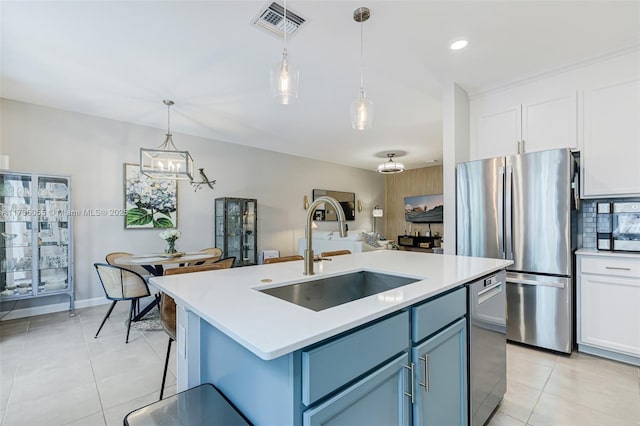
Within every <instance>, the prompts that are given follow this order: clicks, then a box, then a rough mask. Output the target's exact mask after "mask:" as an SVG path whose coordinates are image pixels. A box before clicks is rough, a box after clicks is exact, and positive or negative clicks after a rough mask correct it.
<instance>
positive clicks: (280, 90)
mask: <svg viewBox="0 0 640 426" xmlns="http://www.w3.org/2000/svg"><path fill="white" fill-rule="evenodd" d="M289 24H290V22H289V21H288V20H287V0H285V1H284V17H283V18H282V22H281V23H280V24H278V26H279V27H281V28H282V32H283V47H282V60H281V61H280V62H278V63H277V64H275V65H274V66H273V67H272V68H271V72H270V73H269V80H270V82H271V93H272V94H273V97H274V98H275V99H276V101H277V102H278V103H280V104H282V105H289V104H292V103H294V102H295V101H296V99H298V87H299V82H300V70H298V68H297V67H296V66H294V65H292V64H291V63H290V62H289V52H288V51H287V33H288V32H289V30H290V25H289Z"/></svg>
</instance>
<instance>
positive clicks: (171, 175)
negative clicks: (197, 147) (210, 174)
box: [140, 100, 193, 181]
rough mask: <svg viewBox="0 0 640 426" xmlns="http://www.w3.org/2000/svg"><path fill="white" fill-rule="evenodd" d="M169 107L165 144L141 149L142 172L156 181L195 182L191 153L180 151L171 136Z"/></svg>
mask: <svg viewBox="0 0 640 426" xmlns="http://www.w3.org/2000/svg"><path fill="white" fill-rule="evenodd" d="M162 102H163V103H164V104H165V105H166V106H167V134H166V138H165V140H164V143H163V144H162V145H160V146H159V147H157V148H140V172H141V173H143V174H145V175H147V176H149V177H150V178H155V179H176V180H190V181H192V180H193V158H191V155H190V154H189V151H178V149H177V148H176V146H175V145H174V144H173V136H172V135H171V126H170V124H171V121H170V117H171V115H170V114H171V105H173V101H171V100H164V101H162Z"/></svg>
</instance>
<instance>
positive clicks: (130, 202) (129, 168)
mask: <svg viewBox="0 0 640 426" xmlns="http://www.w3.org/2000/svg"><path fill="white" fill-rule="evenodd" d="M123 182H124V209H125V215H124V228H125V229H173V228H177V227H178V185H177V181H176V180H173V179H153V178H150V177H148V176H146V175H144V174H142V173H141V172H140V165H139V164H131V163H124V181H123Z"/></svg>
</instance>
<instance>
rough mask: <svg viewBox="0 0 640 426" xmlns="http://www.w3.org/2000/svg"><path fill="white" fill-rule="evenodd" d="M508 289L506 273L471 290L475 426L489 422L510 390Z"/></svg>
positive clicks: (471, 411)
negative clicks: (508, 380)
mask: <svg viewBox="0 0 640 426" xmlns="http://www.w3.org/2000/svg"><path fill="white" fill-rule="evenodd" d="M505 286H506V274H505V271H501V272H499V273H497V274H494V275H491V276H489V277H486V278H483V279H481V280H478V281H476V282H474V283H472V284H471V285H470V286H469V311H470V312H471V315H470V318H469V321H470V323H471V327H470V332H469V339H470V348H471V349H470V350H471V354H470V357H469V360H470V374H469V375H470V378H469V389H470V392H471V398H470V400H471V404H470V413H469V414H470V416H469V418H470V419H471V425H472V426H482V425H484V424H485V423H486V422H487V420H488V419H489V417H491V414H492V413H493V412H494V410H495V409H496V407H497V406H498V404H500V402H501V401H502V398H503V397H504V394H505V392H506V390H507V350H506V345H507V338H506V332H507V321H506V304H507V299H506V291H505V290H506V288H505Z"/></svg>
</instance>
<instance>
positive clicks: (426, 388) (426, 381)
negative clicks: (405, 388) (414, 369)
mask: <svg viewBox="0 0 640 426" xmlns="http://www.w3.org/2000/svg"><path fill="white" fill-rule="evenodd" d="M419 359H420V361H423V362H424V381H422V382H420V383H418V385H420V386H422V387H423V388H424V391H425V392H429V354H424V356H421V357H420V358H419Z"/></svg>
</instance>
